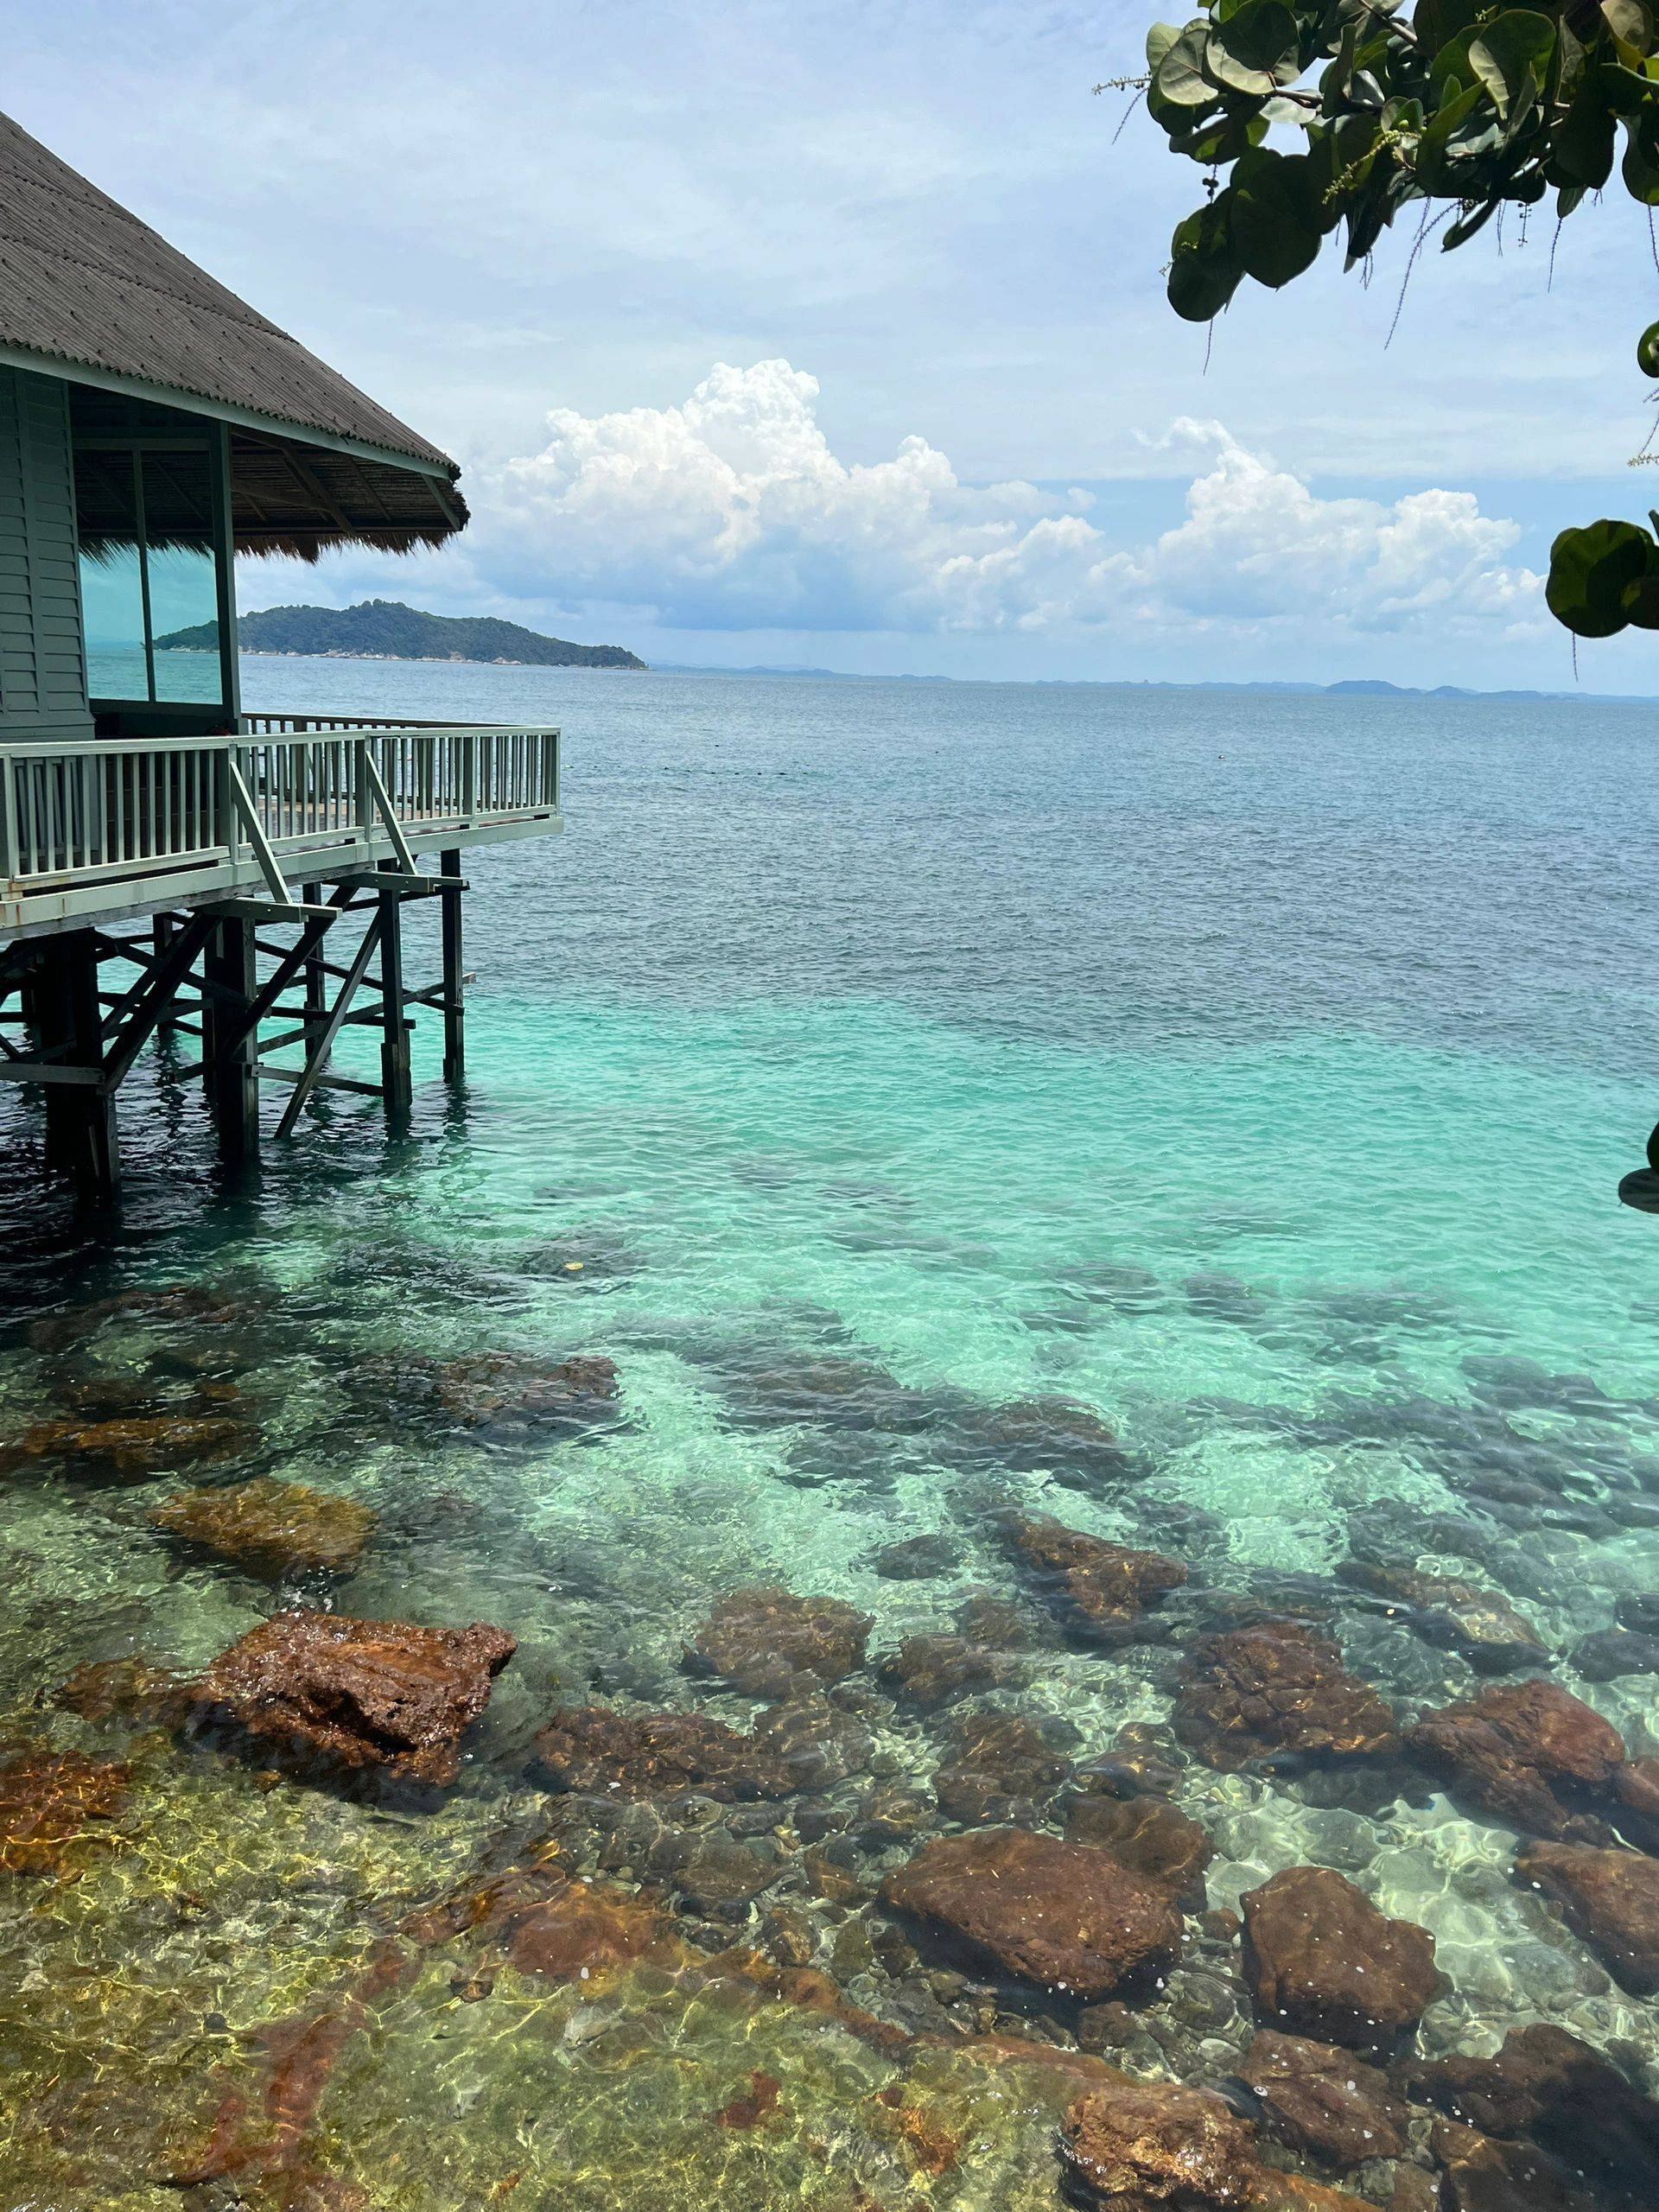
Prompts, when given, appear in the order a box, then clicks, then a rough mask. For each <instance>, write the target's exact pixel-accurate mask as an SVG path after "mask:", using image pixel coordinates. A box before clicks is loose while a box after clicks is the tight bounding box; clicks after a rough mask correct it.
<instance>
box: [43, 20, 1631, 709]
mask: <svg viewBox="0 0 1659 2212" xmlns="http://www.w3.org/2000/svg"><path fill="white" fill-rule="evenodd" d="M0 21H3V24H4V28H5V32H6V46H7V59H8V70H7V75H8V90H7V94H6V101H7V105H8V107H9V108H10V111H11V112H13V113H14V114H16V116H17V117H18V118H19V119H20V120H21V121H22V123H23V124H25V125H26V126H27V127H28V128H29V129H31V130H35V132H36V133H37V134H38V135H39V136H41V137H43V138H45V139H46V140H47V142H48V143H49V144H51V145H52V146H54V148H55V149H57V150H58V151H59V152H60V153H61V154H62V155H64V156H65V157H66V158H67V159H68V160H70V161H72V162H74V163H75V164H76V166H77V167H79V168H82V169H84V170H85V171H86V173H87V174H88V175H90V176H92V178H93V179H94V180H95V181H97V182H99V184H101V185H103V186H104V187H105V188H106V189H107V190H109V191H110V192H111V193H113V194H115V195H116V197H118V199H121V200H124V201H125V202H126V203H127V204H128V205H129V206H130V207H133V208H134V209H135V210H136V211H137V213H140V214H142V215H143V216H144V217H145V218H146V219H148V220H149V221H151V222H154V223H155V224H156V226H158V227H159V228H160V229H162V231H164V232H166V233H167V234H168V236H169V237H171V238H173V239H174V240H175V242H176V243H177V244H178V245H181V247H182V248H183V249H184V250H185V251H188V252H189V253H191V254H193V255H194V256H195V257H197V258H198V259H200V260H201V261H202V262H204V263H205V264H207V266H208V267H209V268H211V269H212V270H213V271H214V272H215V273H216V274H217V275H219V277H222V278H223V279H224V280H225V281H226V282H227V283H231V284H232V285H233V286H234V287H235V288H236V289H238V290H239V291H241V292H243V293H244V294H245V296H247V297H248V298H249V299H251V301H252V302H254V303H255V304H256V305H257V306H258V307H260V308H262V309H263V310H264V312H266V313H267V314H269V315H273V316H274V317H275V318H276V319H277V321H281V322H283V323H284V324H285V325H286V326H287V327H289V328H290V329H292V330H294V331H295V332H296V334H297V335H299V336H300V337H302V338H303V339H304V340H306V341H307V342H308V344H310V345H312V346H315V348H316V350H317V351H319V352H320V353H323V354H324V355H325V356H326V357H327V359H330V360H331V361H333V362H334V363H335V364H336V365H338V366H339V367H340V368H341V369H343V370H344V371H345V372H346V373H347V374H349V375H350V376H352V377H353V378H355V379H356V380H357V381H358V382H359V383H360V384H362V385H364V386H365V387H366V388H367V389H368V390H370V391H372V392H373V393H374V394H375V395H376V396H377V397H379V398H381V399H383V400H385V402H386V403H387V404H390V405H391V406H393V407H395V408H396V409H397V410H398V411H399V412H400V413H402V414H404V416H407V417H408V419H409V420H410V421H411V422H412V423H415V424H416V426H417V427H418V428H419V429H422V430H423V431H424V432H426V433H427V434H428V435H430V436H432V437H434V438H435V439H436V440H437V441H438V442H440V443H442V445H444V446H445V448H447V449H448V450H449V451H450V452H452V453H454V454H455V455H456V457H457V459H459V460H460V461H461V463H462V466H463V468H464V471H465V480H466V486H467V491H468V493H469V496H470V497H471V499H472V502H473V506H474V514H475V517H476V522H475V524H474V528H473V529H472V530H471V531H468V532H467V534H466V536H465V537H463V538H462V539H461V540H460V541H459V542H458V543H456V544H455V545H454V546H453V547H452V548H449V549H447V550H445V551H444V552H442V554H439V555H436V556H430V557H423V558H422V559H420V560H416V561H410V562H394V561H388V560H385V559H379V558H370V557H365V556H339V557H336V558H334V559H332V560H330V561H328V562H327V563H323V564H322V565H321V567H320V568H319V569H315V570H312V571H307V570H304V569H296V568H295V567H294V566H292V565H291V564H286V563H253V564H251V565H250V568H249V570H248V574H247V576H246V578H245V586H244V599H245V604H248V605H259V604H265V603H272V602H276V601H289V600H293V599H296V598H308V599H313V600H327V601H341V602H344V601H347V600H350V599H353V598H358V597H361V596H363V595H365V594H370V593H375V594H385V595H388V596H396V597H400V598H406V599H410V600H412V601H415V602H416V603H417V604H422V605H427V606H431V607H436V608H439V609H441V610H443V611H451V612H472V611H479V612H493V613H503V614H507V615H510V616H512V617H514V618H515V619H518V620H524V621H528V622H531V623H532V624H534V625H536V626H538V627H547V628H551V629H556V630H558V631H560V632H563V633H564V634H569V635H574V636H577V637H582V638H586V639H597V640H605V641H615V642H619V643H622V644H626V645H632V646H634V647H635V648H636V649H637V650H639V652H643V653H644V654H645V656H646V658H653V659H658V660H677V661H690V662H698V663H702V662H708V663H718V664H743V663H747V662H753V661H762V662H768V663H786V664H800V663H804V664H813V665H819V666H828V667H835V668H847V669H855V670H871V671H920V672H925V673H950V674H958V675H976V676H1020V677H1027V676H1028V677H1135V678H1138V677H1166V678H1167V677H1177V678H1179V677H1207V678H1230V677H1243V678H1257V677H1269V676H1274V675H1282V676H1287V677H1300V678H1315V679H1323V680H1329V679H1331V678H1334V677H1346V676H1383V677H1392V678H1393V679H1395V681H1398V682H1402V683H1440V682H1463V683H1478V684H1485V685H1491V684H1502V683H1520V684H1541V685H1547V686H1551V687H1554V686H1558V685H1565V684H1568V683H1571V682H1572V681H1573V669H1572V662H1571V657H1570V653H1569V650H1568V646H1567V641H1566V640H1565V639H1563V638H1562V636H1561V635H1560V632H1557V631H1556V630H1555V629H1554V627H1553V626H1551V625H1550V623H1549V622H1548V618H1547V617H1546V616H1545V615H1544V613H1543V611H1542V608H1541V598H1540V590H1539V583H1538V578H1539V575H1540V572H1541V569H1542V568H1543V566H1544V564H1545V561H1546V558H1547V555H1548V543H1549V539H1550V537H1551V536H1552V535H1553V534H1554V531H1555V530H1556V529H1558V528H1560V526H1561V525H1562V524H1564V523H1566V522H1568V521H1574V520H1581V519H1586V518H1588V517H1590V516H1592V515H1593V514H1597V513H1602V512H1607V513H1621V512H1622V513H1636V514H1639V513H1641V512H1643V507H1644V504H1645V501H1646V499H1648V498H1649V497H1651V498H1653V499H1655V500H1656V501H1659V481H1653V480H1651V479H1650V477H1649V474H1647V473H1645V472H1643V471H1639V470H1631V469H1630V468H1629V467H1626V465H1625V464H1626V462H1627V461H1628V459H1629V457H1630V454H1633V453H1634V452H1635V451H1636V450H1637V448H1638V447H1639V446H1640V445H1641V443H1642V442H1643V438H1644V437H1645V435H1646V434H1647V430H1648V428H1649V423H1650V421H1651V416H1650V414H1649V407H1648V404H1647V402H1648V394H1649V389H1650V387H1649V385H1647V384H1646V382H1645V380H1644V379H1643V378H1642V377H1641V376H1640V374H1639V373H1638V372H1637V368H1636V366H1635V362H1634V344H1635V338H1636V335H1637V330H1638V328H1639V327H1640V326H1641V325H1642V324H1643V323H1644V322H1645V321H1648V320H1649V319H1650V318H1651V317H1652V316H1654V315H1656V314H1659V277H1656V274H1655V270H1654V263H1653V260H1652V257H1651V255H1650V251H1649V240H1648V237H1647V232H1646V225H1645V219H1643V217H1642V216H1641V215H1640V213H1638V211H1636V210H1634V209H1632V208H1630V207H1629V206H1627V205H1624V204H1623V203H1621V202H1617V201H1614V200H1610V201H1609V204H1608V205H1607V207H1605V208H1603V209H1599V210H1594V211H1586V213H1583V214H1580V216H1579V217H1577V218H1575V219H1574V220H1573V223H1572V224H1571V225H1570V226H1568V227H1567V231H1566V232H1564V234H1563V235H1562V238H1561V239H1560V246H1559V250H1558V251H1557V254H1556V260H1555V269H1554V281H1553V284H1552V283H1551V282H1550V272H1549V268H1548V262H1549V243H1550V241H1549V232H1550V227H1551V226H1549V225H1548V223H1547V222H1546V223H1539V224H1537V225H1535V226H1534V232H1533V236H1532V237H1531V238H1529V239H1528V240H1525V241H1522V240H1520V239H1519V238H1517V237H1516V233H1515V229H1514V226H1510V232H1509V233H1508V235H1507V237H1506V238H1505V240H1504V242H1503V250H1502V251H1500V250H1499V246H1498V244H1497V242H1496V241H1493V240H1491V239H1490V235H1489V237H1488V238H1483V239H1481V240H1480V241H1478V242H1477V243H1476V244H1475V245H1471V246H1470V247H1468V248H1466V249H1465V250H1464V251H1462V252H1460V253H1458V254H1455V255H1450V256H1442V255H1440V254H1438V253H1426V254H1425V255H1424V256H1423V257H1421V260H1420V262H1419V264H1418V265H1417V268H1416V270H1415V272H1414V275H1413V277H1412V282H1411V287H1410V290H1409V293H1408V297H1407V300H1406V303H1405V308H1404V311H1403V314H1402V317H1401V321H1400V327H1399V329H1398V332H1397V334H1395V338H1394V340H1393V343H1392V345H1391V346H1389V345H1387V344H1386V342H1385V341H1386V340H1387V339H1388V334H1389V324H1390V322H1391V321H1392V320H1393V318H1394V315H1395V303H1396V298H1397V295H1398V289H1399V280H1400V277H1401V275H1402V271H1403V267H1404V261H1405V245H1406V242H1405V240H1404V239H1403V238H1402V240H1400V241H1399V242H1397V244H1396V245H1395V247H1394V249H1393V250H1392V251H1386V252H1385V253H1384V255H1383V257H1382V259H1381V260H1380V262H1379V265H1378V269H1377V271H1376V277H1375V280H1374V282H1373V283H1371V284H1370V287H1369V289H1368V288H1367V287H1365V286H1364V285H1362V284H1361V283H1360V282H1359V281H1358V280H1357V277H1346V278H1344V277H1343V276H1342V275H1341V272H1340V268H1339V264H1338V262H1337V261H1336V259H1335V258H1334V257H1330V256H1327V257H1326V260H1327V263H1328V265H1326V264H1321V265H1320V266H1319V268H1317V269H1316V270H1314V271H1313V273H1312V274H1311V275H1310V276H1309V277H1306V278H1304V279H1303V280H1301V282H1300V283H1299V284H1297V285H1296V286H1294V287H1293V288H1292V289H1289V290H1288V291H1287V292H1285V293H1282V294H1279V295H1276V296H1274V295H1269V294H1267V293H1264V292H1262V291H1261V290H1259V289H1257V288H1255V287H1253V286H1249V285H1247V286H1246V287H1244V288H1243V291H1242V292H1241V295H1240V296H1239V298H1238V300H1237V301H1236V303H1235V305H1234V307H1233V308H1231V309H1230V311H1229V313H1228V314H1227V315H1226V316H1224V318H1223V320H1222V321H1221V322H1220V323H1219V324H1218V326H1217V330H1216V333H1215V341H1214V345H1213V347H1212V348H1211V358H1210V359H1209V362H1208V365H1207V368H1206V364H1205V337H1204V334H1203V332H1201V331H1195V330H1194V329H1192V327H1189V326H1186V325H1185V324H1182V323H1180V322H1179V321H1177V320H1176V319H1175V318H1174V316H1173V315H1172V314H1171V313H1170V312H1169V310H1168V308H1166V305H1165V302H1164V299H1163V289H1162V278H1161V275H1160V269H1161V265H1162V264H1163V263H1164V261H1165V259H1166V252H1167V246H1168V238H1169V232H1170V230H1171V228H1172V227H1173V223H1174V221H1175V220H1176V219H1177V218H1178V217H1179V215H1180V214H1181V213H1184V212H1185V209H1186V208H1187V207H1189V206H1190V205H1192V203H1193V200H1194V198H1195V188H1196V187H1197V185H1198V172H1197V171H1195V170H1193V169H1192V168H1191V167H1190V166H1189V165H1187V164H1185V163H1179V162H1175V161H1174V160H1173V159H1172V158H1171V156H1169V155H1168V154H1167V153H1166V151H1165V150H1164V147H1163V141H1162V137H1161V134H1160V133H1159V132H1158V131H1156V130H1154V128H1153V127H1152V126H1151V125H1150V124H1147V121H1146V119H1145V118H1144V116H1141V115H1137V116H1135V117H1134V118H1132V119H1131V120H1130V122H1129V124H1128V127H1127V129H1126V130H1124V131H1123V133H1122V137H1121V138H1120V139H1119V140H1118V141H1117V143H1116V145H1114V143H1113V142H1112V135H1113V131H1114V130H1115V128H1116V124H1117V122H1118V120H1119V118H1120V115H1121V112H1122V102H1121V101H1120V100H1117V99H1115V98H1113V97H1111V96H1108V97H1107V98H1105V99H1096V98H1095V97H1093V96H1092V94H1091V92H1090V87H1091V86H1092V85H1093V84H1094V83H1095V82H1096V81H1097V80H1098V79H1101V78H1103V77H1107V76H1110V75H1114V74H1117V73H1126V72H1128V71H1131V70H1133V69H1134V68H1135V67H1137V65H1138V61H1139V57H1140V50H1141V38H1142V35H1143V34H1144V29H1145V22H1146V17H1145V16H1144V15H1143V14H1142V13H1141V10H1139V9H1138V8H1134V7H1128V6H1124V5H1121V4H1116V0H1114V4H1110V5H1105V6H1100V7H1094V8H1086V9H1085V8H1072V7H1065V6H1056V7H1044V6H1041V5H1026V6H1021V7H1014V6H1004V5H984V6H978V7H975V6H972V5H968V4H957V5H955V6H951V7H945V6H944V5H941V4H937V0H910V4H906V5H902V6H899V5H893V6H882V5H873V4H860V0H839V4H836V5H834V6H829V5H820V4H818V0H794V4H789V5H782V4H769V3H766V0H755V3H754V4H747V5H731V4H728V3H727V0H708V4H705V5H704V6H703V7H702V8H701V9H700V10H686V9H683V8H678V7H670V6H663V5H658V4H644V3H643V0H610V4H607V5H604V6H598V5H574V6H573V5H541V6H537V7H524V6H519V5H512V4H504V0H474V4H472V5H470V6H468V7H467V8H464V9H463V8H461V7H459V6H444V7H435V6H430V5H424V4H420V0H416V3H415V4H407V0H405V4H403V5H399V6H397V7H392V6H387V5H382V4H379V0H365V3H364V4H353V0H336V4H334V5H330V6H319V5H314V4H309V0H301V4H298V5H289V6H286V7H285V8H284V9H283V10H282V11H281V12H280V14H277V13H275V12H273V11H272V10H270V9H269V8H268V7H261V8H258V9H255V8H252V7H248V6H238V5H235V4H230V5H226V4H220V5H215V6H208V5H203V4H200V0H150V4H149V5H148V6H146V7H145V8H144V9H143V10H137V9H132V8H130V7H127V6H124V5H120V4H105V5H92V4H87V3H86V0H60V4H59V6H58V7H57V8H56V9H55V10H52V11H49V12H48V11H47V10H38V9H34V8H28V9H25V8H23V7H22V6H19V5H16V0H0ZM1650 482H1651V484H1652V488H1651V490H1649V485H1650ZM1580 679H1581V681H1582V682H1583V683H1584V684H1585V685H1586V688H1590V689H1594V690H1611V691H1620V690H1624V691H1631V690H1640V691H1648V690H1656V691H1659V641H1656V640H1654V639H1648V638H1645V637H1626V638H1625V639H1621V640H1616V641H1613V642H1611V644H1607V645H1599V646H1594V647H1590V648H1587V649H1581V651H1580Z"/></svg>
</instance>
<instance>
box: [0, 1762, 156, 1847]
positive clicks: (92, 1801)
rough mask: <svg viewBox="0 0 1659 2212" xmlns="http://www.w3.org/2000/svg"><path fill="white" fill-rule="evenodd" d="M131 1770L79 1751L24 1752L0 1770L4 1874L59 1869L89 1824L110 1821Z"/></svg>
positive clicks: (124, 1793)
mask: <svg viewBox="0 0 1659 2212" xmlns="http://www.w3.org/2000/svg"><path fill="white" fill-rule="evenodd" d="M130 1774H131V1770H130V1768H127V1767H124V1766H118V1765H115V1764H107V1763H103V1762H100V1761H99V1760H97V1759H89V1758H85V1757H83V1755H82V1754H81V1753H80V1752H79V1751H25V1752H23V1753H22V1755H21V1756H20V1757H19V1758H15V1759H9V1760H8V1761H7V1762H6V1764H5V1765H3V1766H0V1867H3V1868H4V1870H5V1871H6V1872H7V1873H9V1874H46V1873H51V1872H56V1871H58V1870H59V1869H60V1868H61V1867H62V1866H63V1864H64V1862H65V1859H66V1858H67V1854H68V1853H69V1851H70V1849H71V1847H72V1846H73V1845H74V1844H76V1843H78V1842H79V1841H80V1840H83V1838H84V1837H85V1835H86V1824H87V1822H88V1821H111V1820H113V1819H114V1818H115V1816H116V1815H117V1814H118V1813H119V1812H120V1810H121V1808H122V1807H123V1806H124V1804H125V1802H126V1797H127V1789H128V1784H129V1782H130Z"/></svg>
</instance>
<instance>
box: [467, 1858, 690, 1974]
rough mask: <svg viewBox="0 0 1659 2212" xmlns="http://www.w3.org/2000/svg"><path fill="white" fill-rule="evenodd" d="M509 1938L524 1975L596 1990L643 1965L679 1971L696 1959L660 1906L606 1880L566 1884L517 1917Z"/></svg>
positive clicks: (510, 1926) (509, 1948)
mask: <svg viewBox="0 0 1659 2212" xmlns="http://www.w3.org/2000/svg"><path fill="white" fill-rule="evenodd" d="M506 1936H507V1955H508V1956H509V1957H510V1958H511V1959H512V1963H513V1964H514V1966H516V1967H518V1970H519V1972H520V1973H521V1974H545V1975H546V1976H548V1977H549V1978H550V1980H556V1981H575V1980H582V1981H583V1982H584V1983H586V1984H588V1986H592V1987H597V1986H601V1985H602V1984H603V1983H604V1982H605V1981H606V1980H608V1979H610V1978H611V1977H613V1975H615V1974H618V1973H620V1972H621V1971H622V1970H624V1969H625V1968H626V1967H631V1966H635V1965H638V1964H639V1962H640V1961H652V1962H654V1963H657V1964H660V1965H663V1966H666V1967H677V1966H680V1965H682V1964H683V1963H685V1962H687V1961H690V1960H692V1959H694V1958H695V1956H696V1954H695V1953H694V1952H692V1951H691V1950H690V1949H689V1948H688V1947H687V1946H686V1944H685V1943H684V1942H683V1941H682V1940H681V1938H680V1937H679V1936H677V1935H676V1933H675V1931H674V1925H673V1923H672V1921H671V1919H670V1918H669V1916H668V1914H667V1913H666V1912H665V1911H664V1909H663V1907H662V1905H661V1904H659V1903H658V1902H657V1901H655V1900H654V1899H652V1898H651V1897H645V1896H644V1895H641V1894H639V1893H638V1892H635V1891H628V1890H622V1889H618V1888H614V1887H612V1886H611V1885H608V1884H605V1883H600V1882H583V1881H572V1882H569V1883H566V1884H565V1885H563V1887H562V1888H560V1889H559V1890H558V1891H556V1893H555V1894H554V1895H553V1896H552V1897H549V1898H546V1899H544V1900H542V1901H540V1902H537V1903H536V1904H531V1906H530V1907H529V1909H528V1910H525V1911H524V1912H522V1913H520V1914H517V1915H514V1916H512V1917H511V1918H510V1920H509V1921H508V1923H507V1929H506Z"/></svg>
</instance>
